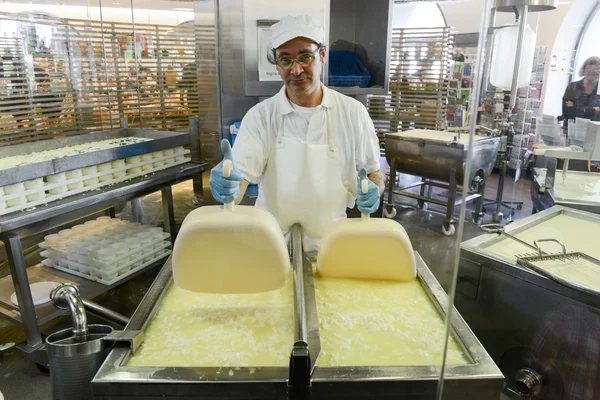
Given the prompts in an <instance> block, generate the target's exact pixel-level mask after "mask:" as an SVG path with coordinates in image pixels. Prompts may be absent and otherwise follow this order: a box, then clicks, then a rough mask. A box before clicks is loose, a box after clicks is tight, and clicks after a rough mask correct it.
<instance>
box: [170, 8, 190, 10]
mask: <svg viewBox="0 0 600 400" xmlns="http://www.w3.org/2000/svg"><path fill="white" fill-rule="evenodd" d="M172 10H173V11H194V9H193V8H173V9H172Z"/></svg>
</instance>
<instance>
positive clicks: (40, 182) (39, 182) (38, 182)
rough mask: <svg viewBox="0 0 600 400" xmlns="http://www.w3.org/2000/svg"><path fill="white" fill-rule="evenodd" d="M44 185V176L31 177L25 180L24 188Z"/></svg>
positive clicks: (35, 187) (36, 187)
mask: <svg viewBox="0 0 600 400" xmlns="http://www.w3.org/2000/svg"><path fill="white" fill-rule="evenodd" d="M43 186H44V178H37V179H32V180H30V181H26V182H25V190H29V189H38V188H41V187H43Z"/></svg>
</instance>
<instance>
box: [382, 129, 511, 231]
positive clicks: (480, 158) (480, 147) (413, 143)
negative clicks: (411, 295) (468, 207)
mask: <svg viewBox="0 0 600 400" xmlns="http://www.w3.org/2000/svg"><path fill="white" fill-rule="evenodd" d="M440 135H442V136H447V139H445V138H440V137H438V136H440ZM428 136H431V137H428ZM467 139H468V135H463V136H462V138H460V137H459V136H458V135H457V134H455V133H451V132H441V131H424V130H423V131H422V130H414V131H406V132H398V133H387V134H386V135H385V155H386V157H387V160H388V163H389V165H390V178H389V187H388V203H387V205H386V209H385V214H386V216H393V214H394V212H395V209H394V208H393V206H394V202H393V195H394V194H398V195H401V196H406V197H409V198H413V199H416V200H417V201H418V207H419V208H423V207H424V205H425V203H433V204H438V205H441V206H444V207H446V219H445V220H444V224H443V227H442V228H443V229H442V231H443V233H444V234H445V235H448V236H452V235H453V234H454V231H455V228H454V225H453V223H454V222H455V221H454V217H453V213H454V207H455V206H457V205H460V204H461V202H462V199H461V198H460V196H458V198H457V186H458V185H461V184H462V182H463V179H464V176H465V175H468V176H469V177H470V180H471V181H470V185H469V187H468V188H463V189H462V190H472V191H473V193H472V194H469V195H468V196H467V199H466V201H467V202H470V201H476V205H475V212H473V221H474V222H476V223H477V222H479V221H480V220H481V218H482V217H483V214H482V206H483V194H484V191H485V181H486V179H487V177H488V176H489V174H490V173H491V171H492V167H493V166H494V161H495V160H496V155H497V153H498V147H499V144H500V139H499V138H497V137H485V138H481V137H479V139H478V140H475V141H474V142H473V153H474V156H473V161H472V165H471V170H470V171H465V165H466V160H467V150H468V141H467ZM397 172H401V173H405V174H410V175H414V176H418V177H421V178H422V179H421V181H420V182H417V183H415V184H412V185H408V186H404V187H402V188H400V189H396V188H395V181H396V173H397ZM414 187H420V194H416V193H411V192H408V191H407V190H408V189H411V188H414ZM434 187H438V188H443V189H448V199H447V200H446V201H442V200H438V199H435V198H433V196H432V189H433V188H434Z"/></svg>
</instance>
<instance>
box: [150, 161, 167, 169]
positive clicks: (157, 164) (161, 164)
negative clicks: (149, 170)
mask: <svg viewBox="0 0 600 400" xmlns="http://www.w3.org/2000/svg"><path fill="white" fill-rule="evenodd" d="M164 165H165V162H164V161H156V162H154V163H152V167H153V168H159V167H162V166H164Z"/></svg>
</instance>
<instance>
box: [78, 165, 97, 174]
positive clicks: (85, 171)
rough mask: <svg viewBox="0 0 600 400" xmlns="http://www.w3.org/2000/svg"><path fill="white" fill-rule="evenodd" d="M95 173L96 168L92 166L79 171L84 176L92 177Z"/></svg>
mask: <svg viewBox="0 0 600 400" xmlns="http://www.w3.org/2000/svg"><path fill="white" fill-rule="evenodd" d="M96 172H98V167H96V166H95V165H92V166H91V167H85V168H82V169H81V173H82V174H83V175H84V176H87V175H94V174H95V173H96Z"/></svg>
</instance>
